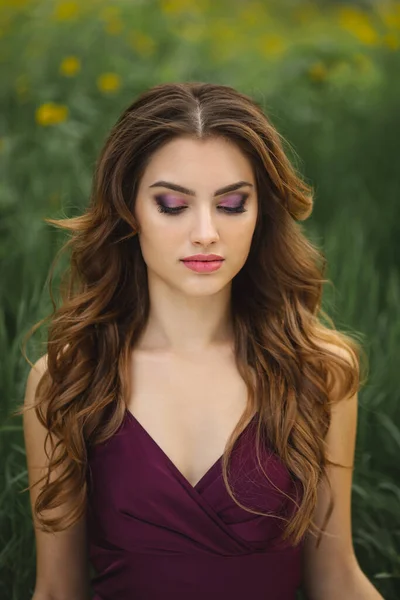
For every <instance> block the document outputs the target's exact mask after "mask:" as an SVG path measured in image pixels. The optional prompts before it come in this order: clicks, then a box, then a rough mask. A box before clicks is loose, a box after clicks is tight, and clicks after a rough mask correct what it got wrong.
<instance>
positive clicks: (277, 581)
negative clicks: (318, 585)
mask: <svg viewBox="0 0 400 600" xmlns="http://www.w3.org/2000/svg"><path fill="white" fill-rule="evenodd" d="M255 418H256V417H254V419H253V420H252V421H251V422H250V423H249V425H248V427H247V428H246V429H245V431H243V433H242V434H241V436H240V437H239V439H238V441H237V443H236V445H235V447H234V451H233V455H232V458H231V463H230V464H231V465H232V467H231V475H230V476H229V481H230V484H231V486H232V487H233V493H234V496H235V497H236V498H238V499H239V501H240V502H241V503H242V504H243V505H244V506H246V507H251V508H253V509H259V510H262V511H263V512H267V511H268V512H269V511H271V512H273V514H279V515H285V516H290V514H292V513H293V512H294V510H297V509H296V507H295V505H294V504H293V503H292V502H290V500H288V499H287V498H286V497H285V496H283V495H281V494H279V492H277V491H276V490H275V488H274V487H273V485H272V484H271V483H269V482H268V479H267V478H266V477H265V475H263V473H262V472H261V471H260V469H259V466H258V463H257V457H256V454H255V430H256V423H255ZM205 443H206V440H205ZM261 459H262V465H263V468H264V470H265V471H266V473H267V475H268V477H269V478H270V479H271V480H272V482H273V483H274V484H275V485H276V486H277V487H278V488H279V489H283V490H284V492H285V493H286V494H289V495H290V496H292V497H297V500H298V501H299V500H300V499H301V494H302V491H301V490H302V486H301V485H300V482H299V481H298V480H295V479H294V478H293V477H291V476H290V475H289V471H288V470H287V468H286V467H285V466H284V465H283V463H282V462H281V461H280V460H279V459H278V457H277V455H276V454H274V453H272V451H271V450H268V449H263V450H262V454H261ZM88 486H89V490H88V508H87V526H88V541H89V559H90V562H91V565H92V567H93V569H94V571H95V573H96V574H95V575H94V576H93V577H92V580H91V586H92V590H93V592H94V596H93V598H92V600H157V599H160V600H161V599H163V600H169V599H171V600H225V598H229V600H239V599H240V600H244V599H245V600H247V599H249V600H295V598H296V590H297V589H298V588H299V586H300V584H301V550H302V547H303V542H304V538H303V542H301V543H300V544H299V545H298V546H296V547H294V546H291V545H289V543H288V542H285V543H282V542H281V541H279V539H278V538H279V535H280V533H281V531H282V527H283V526H284V522H283V521H282V520H280V519H276V518H273V517H264V516H260V515H254V514H252V513H249V512H247V511H245V510H244V509H242V508H240V507H239V506H238V505H237V504H236V503H235V502H234V501H233V500H232V498H231V497H230V496H229V494H228V492H227V490H226V488H225V484H224V480H223V477H222V457H220V458H219V459H218V460H217V461H216V462H215V463H214V464H213V465H212V466H211V467H210V469H209V470H208V471H207V473H205V475H204V476H203V477H202V478H201V480H200V481H199V482H198V483H197V484H196V485H195V486H194V487H193V486H192V485H191V484H190V483H189V482H188V480H187V479H186V478H185V477H184V476H183V475H182V473H181V472H180V471H179V470H178V469H177V467H176V466H175V465H174V464H173V463H172V461H171V460H170V459H169V458H168V456H167V455H166V454H165V452H164V451H163V450H162V449H161V448H160V446H158V444H157V443H156V442H155V441H154V439H153V438H152V437H151V436H150V435H149V433H148V432H147V431H146V430H145V429H144V428H143V426H142V425H141V424H140V423H139V421H138V420H137V419H136V418H135V417H134V416H133V414H132V413H131V412H130V411H126V415H125V417H124V421H123V423H122V424H121V426H120V428H119V429H118V431H117V432H116V433H115V435H114V436H112V438H110V439H108V440H107V441H106V442H104V443H102V444H100V445H98V446H96V447H93V448H91V449H88Z"/></svg>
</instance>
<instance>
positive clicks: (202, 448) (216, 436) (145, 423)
mask: <svg viewBox="0 0 400 600" xmlns="http://www.w3.org/2000/svg"><path fill="white" fill-rule="evenodd" d="M131 390H132V391H131V396H130V398H129V399H128V400H127V405H128V410H130V412H131V413H132V414H133V415H134V417H135V418H136V419H137V420H138V421H139V423H140V424H141V426H142V427H143V428H144V429H145V430H146V432H147V433H148V435H149V436H150V437H151V438H152V439H153V441H154V442H155V443H156V444H157V445H158V446H159V447H160V448H161V450H162V451H163V452H164V453H165V454H166V455H167V457H168V458H169V459H170V460H171V461H172V463H173V464H174V465H175V466H176V468H177V469H178V470H179V471H180V472H181V473H182V475H183V476H184V477H185V478H186V479H187V480H188V481H189V482H190V483H191V484H192V485H195V484H196V483H197V482H198V481H199V480H200V479H201V478H202V477H203V475H204V474H205V473H206V472H207V470H208V469H209V468H210V467H211V466H212V465H213V464H214V463H215V462H216V461H217V460H218V459H219V458H220V457H221V456H222V454H223V452H224V448H225V444H226V442H227V440H228V438H229V436H230V434H231V433H232V431H233V429H234V428H235V426H236V424H237V423H238V421H239V419H240V417H241V416H242V413H243V412H244V410H245V408H246V404H247V388H246V385H245V382H244V380H243V379H242V377H241V375H240V373H239V372H238V370H237V367H236V364H235V363H234V360H233V359H232V357H226V356H224V355H210V356H203V357H201V358H199V357H197V358H193V357H192V358H190V357H188V358H187V359H180V360H177V359H174V360H171V359H157V358H154V357H148V356H147V357H144V356H141V355H138V354H135V355H134V356H133V358H132V367H131Z"/></svg>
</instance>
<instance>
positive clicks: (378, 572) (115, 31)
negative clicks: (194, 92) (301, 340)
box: [0, 0, 400, 600]
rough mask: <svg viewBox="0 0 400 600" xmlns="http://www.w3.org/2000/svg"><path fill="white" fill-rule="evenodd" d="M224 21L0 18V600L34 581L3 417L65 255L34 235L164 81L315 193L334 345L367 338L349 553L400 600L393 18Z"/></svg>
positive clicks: (153, 12)
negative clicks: (247, 112) (243, 118)
mask: <svg viewBox="0 0 400 600" xmlns="http://www.w3.org/2000/svg"><path fill="white" fill-rule="evenodd" d="M194 4H196V7H195V8H194V7H193V6H194ZM234 4H235V7H234V8H233V7H232V3H229V4H228V3H227V1H225V0H224V1H222V0H221V1H220V2H217V3H211V2H205V0H202V1H200V2H196V3H193V2H184V1H183V0H179V2H178V0H174V1H172V0H169V1H162V0H160V1H153V0H152V1H147V2H145V3H139V2H122V1H120V2H112V3H109V5H107V3H106V2H103V1H101V0H87V1H86V2H85V3H84V6H83V5H82V4H79V5H78V4H77V3H74V2H53V1H51V2H50V1H37V0H36V1H33V0H26V1H25V2H23V1H22V0H19V2H13V3H12V2H9V3H7V2H5V1H4V0H2V1H1V2H0V17H1V19H0V22H1V23H2V29H1V30H0V51H1V55H0V56H1V57H2V60H1V63H0V76H1V81H2V94H1V96H0V107H1V110H0V170H1V173H0V261H1V262H0V265H1V288H0V352H1V357H2V360H1V361H0V393H1V396H0V398H1V400H0V457H1V459H0V460H1V469H0V597H1V598H6V599H10V600H22V599H24V600H25V599H26V598H29V597H30V594H31V593H32V591H33V586H34V580H35V545H34V536H33V531H32V522H31V513H30V505H29V497H28V494H27V493H24V494H21V493H20V492H21V490H22V489H23V488H24V487H26V486H27V485H28V479H27V470H26V458H25V449H24V443H23V431H22V421H21V420H20V419H16V418H11V417H10V412H11V410H12V409H14V408H15V406H16V405H17V403H19V402H21V400H22V398H23V394H24V389H25V383H26V377H27V373H28V370H29V366H28V365H27V364H26V363H25V360H24V359H23V357H22V355H21V341H22V337H23V335H24V334H25V333H26V331H27V329H28V328H29V327H30V326H31V325H32V324H33V322H35V321H37V320H39V318H42V317H44V316H45V315H46V314H47V313H48V312H49V311H50V300H49V298H48V294H47V287H46V286H47V277H48V271H49V266H50V263H51V260H52V258H53V257H54V254H55V252H56V250H57V248H58V246H59V245H60V244H61V242H62V238H61V237H60V233H59V232H58V231H55V230H52V229H50V228H49V227H48V226H47V225H45V224H44V223H43V221H42V219H43V217H45V216H46V217H59V216H61V215H63V214H66V215H68V216H70V215H73V214H76V213H78V212H80V211H81V210H82V209H83V207H84V206H85V204H86V203H87V200H88V193H89V189H90V182H91V176H92V171H93V165H94V161H95V158H96V155H97V152H98V150H99V149H100V147H101V144H102V142H103V139H104V136H105V135H106V133H107V131H108V129H109V128H110V127H111V126H112V124H113V123H114V121H115V119H116V118H117V116H118V115H119V113H120V112H121V111H122V109H123V108H124V107H125V106H126V105H127V104H128V103H129V102H130V101H131V100H132V98H133V97H135V96H136V95H137V94H138V93H139V92H140V91H142V90H143V89H145V88H147V87H150V86H151V85H153V84H155V83H158V82H161V81H171V80H172V81H186V80H202V81H215V82H219V83H226V84H228V85H232V86H234V87H237V88H238V89H241V90H243V91H245V92H246V93H250V94H251V95H253V96H254V97H256V99H258V100H259V101H260V102H261V103H262V104H263V106H264V108H265V110H266V112H267V113H268V114H269V115H270V116H271V118H272V120H273V121H274V123H275V124H276V126H277V127H278V129H279V130H280V131H281V132H282V133H283V134H284V135H285V137H286V138H287V139H288V141H289V142H290V144H291V148H292V153H293V155H292V157H293V160H294V161H296V162H298V166H299V169H301V170H302V172H304V173H305V174H306V177H307V178H308V180H309V181H310V182H311V183H312V184H313V185H314V187H315V189H316V199H315V210H314V213H313V216H312V217H311V219H310V221H309V222H308V223H306V224H304V228H305V231H306V233H307V234H308V235H310V237H313V238H314V239H315V240H316V241H317V242H318V244H320V245H321V246H322V248H323V250H324V252H325V254H326V256H327V259H328V263H329V270H328V273H327V277H328V278H330V280H331V281H332V282H333V284H334V286H333V287H331V286H327V288H326V291H325V297H324V304H325V306H324V308H325V310H327V312H329V314H330V315H331V316H332V317H333V319H334V321H335V324H336V326H337V327H338V328H339V329H348V330H353V331H354V330H356V331H357V332H360V333H361V334H362V336H363V339H364V340H365V345H366V348H367V350H368V353H369V357H370V378H369V381H368V384H367V385H366V386H365V388H363V390H362V391H361V393H360V395H359V403H360V408H359V419H358V429H357V446H356V467H355V472H354V479H353V490H352V491H353V494H352V521H353V541H354V547H355V550H356V554H357V558H358V560H359V563H360V565H361V567H362V569H363V571H364V572H365V573H366V575H367V576H368V577H369V578H370V579H371V581H372V582H373V583H374V585H375V586H376V587H377V588H378V589H379V590H380V592H381V594H382V595H383V596H384V597H385V599H388V600H395V599H396V598H398V597H399V596H400V519H399V505H400V484H399V482H400V477H399V474H400V473H399V471H400V468H399V461H398V453H399V452H400V427H399V424H400V415H399V411H400V402H399V395H400V394H399V388H400V386H399V376H398V365H397V363H398V359H397V353H398V352H399V349H400V319H399V308H398V307H399V304H400V280H399V277H400V276H399V256H400V235H399V234H400V228H399V222H400V202H399V192H398V175H397V169H398V137H399V134H400V114H399V112H398V108H397V107H398V98H399V96H400V89H399V88H400V80H399V78H398V72H399V66H400V53H399V44H398V43H397V41H398V40H399V32H400V10H399V8H398V6H399V4H398V3H394V4H390V3H388V4H386V5H384V6H385V8H384V9H383V8H381V6H383V5H381V4H380V5H378V8H377V9H376V11H375V12H371V11H369V12H367V11H366V10H361V9H360V8H354V7H351V6H347V7H346V6H344V5H341V7H339V8H337V7H336V6H335V4H327V5H326V6H327V7H326V8H324V9H322V8H318V4H310V3H305V2H304V3H301V2H300V3H295V2H293V3H290V4H289V3H288V5H287V7H288V8H286V9H285V7H284V5H283V4H282V3H277V2H270V3H268V10H267V9H266V7H265V6H264V3H256V2H237V3H234ZM288 9H289V10H288ZM227 15H228V16H227ZM161 17H162V18H161ZM396 40H397V41H396ZM62 267H63V263H61V265H60V271H61V269H62ZM57 278H58V275H57V273H56V276H55V286H57ZM45 340H46V332H45V331H41V332H39V333H38V335H37V336H36V338H35V340H32V341H31V342H30V344H29V345H28V350H29V351H30V352H29V355H30V357H31V360H34V359H36V358H37V357H38V356H39V355H40V354H42V352H43V347H42V346H41V345H40V342H45ZM301 597H302V595H301V594H299V598H301Z"/></svg>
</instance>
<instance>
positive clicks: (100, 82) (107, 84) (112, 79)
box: [97, 73, 121, 93]
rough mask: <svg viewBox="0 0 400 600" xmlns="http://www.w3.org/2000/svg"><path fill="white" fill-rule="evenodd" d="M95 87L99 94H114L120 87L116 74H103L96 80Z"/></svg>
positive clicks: (119, 80)
mask: <svg viewBox="0 0 400 600" xmlns="http://www.w3.org/2000/svg"><path fill="white" fill-rule="evenodd" d="M97 87H98V88H99V90H100V91H101V92H105V93H108V92H115V91H117V90H119V88H120V87H121V78H120V76H119V75H117V74H116V73H103V74H102V75H100V76H99V77H98V78H97Z"/></svg>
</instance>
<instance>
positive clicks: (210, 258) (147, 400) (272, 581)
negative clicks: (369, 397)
mask: <svg viewBox="0 0 400 600" xmlns="http://www.w3.org/2000/svg"><path fill="white" fill-rule="evenodd" d="M312 207H313V199H312V192H311V188H310V187H309V186H308V185H307V184H306V183H304V182H303V181H302V180H301V178H300V177H299V176H298V175H297V174H296V172H295V170H294V168H293V167H292V165H291V163H290V161H289V159H288V158H287V156H286V154H285V153H284V150H283V144H282V139H281V137H280V135H279V134H278V133H277V131H276V130H275V129H274V127H273V126H272V124H271V122H270V121H269V119H268V118H267V116H266V115H265V114H264V112H263V110H262V108H261V106H260V105H259V104H257V102H255V101H254V100H252V99H251V98H249V97H248V96H246V95H245V94H242V93H240V92H238V91H236V90H234V89H232V88H230V87H228V86H223V85H216V84H205V83H178V84H172V83H171V84H163V85H158V86H156V87H154V88H152V89H150V90H148V91H146V92H145V93H143V94H142V95H141V96H140V97H139V98H138V99H137V100H136V101H135V102H133V104H132V105H131V106H129V107H128V108H127V109H126V110H125V111H124V112H123V114H122V116H121V117H120V118H119V120H118V122H117V123H116V125H115V126H114V127H113V128H112V130H111V132H110V135H109V138H108V139H107V141H106V143H105V146H104V149H103V150H102V152H101V154H100V157H99V160H98V163H97V166H96V170H95V174H94V182H93V189H92V194H91V200H90V204H89V206H88V208H87V210H86V211H85V213H84V214H82V215H81V216H79V217H75V218H71V219H63V220H58V221H56V220H51V219H47V222H49V223H51V224H54V225H56V226H59V227H62V228H63V229H65V230H67V231H69V232H71V236H70V239H69V241H68V242H67V243H66V246H65V248H70V249H71V259H70V264H69V269H68V274H69V278H68V279H67V281H66V283H65V284H64V285H63V287H62V303H61V305H60V306H59V307H58V308H57V309H56V310H55V311H54V312H53V314H52V315H51V317H49V318H50V319H51V322H50V327H49V330H48V343H47V348H46V349H47V353H46V354H44V355H43V356H42V357H41V358H40V359H39V360H38V361H37V362H36V363H35V364H34V365H32V363H30V364H31V365H32V369H31V371H30V374H29V377H28V381H27V386H26V397H25V402H24V406H23V407H22V408H21V409H20V413H23V415H24V433H25V442H26V451H27V462H28V472H29V483H30V486H29V488H27V489H29V490H30V498H31V504H32V513H33V521H34V526H35V533H36V550H37V559H36V560H37V578H36V587H35V592H34V598H35V600H36V599H37V600H39V599H40V600H44V599H46V600H50V599H51V600H57V599H60V600H61V599H62V600H65V599H74V600H86V599H87V598H89V597H92V598H93V600H94V599H95V600H131V599H137V600H153V599H158V598H171V599H172V598H173V599H174V600H180V599H182V600H183V599H185V600H186V599H188V598H190V600H200V599H201V600H204V599H205V598H207V599H208V600H217V599H218V600H221V599H225V598H229V599H230V600H236V599H237V600H239V599H241V600H242V599H243V598H251V599H252V600H264V599H267V598H268V600H278V599H279V600H294V598H295V597H296V590H299V589H302V590H303V592H304V593H305V594H306V595H307V598H309V599H310V600H337V598H341V600H346V599H348V600H350V599H351V600H356V599H360V600H361V598H362V599H363V600H367V599H370V600H373V599H378V598H381V596H380V595H379V594H378V592H377V591H376V589H375V588H374V587H373V586H372V584H371V583H370V582H369V581H368V579H367V578H366V577H365V575H364V574H363V572H362V571H361V569H360V567H359V565H358V562H357V559H356V556H355V552H354V548H353V544H352V532H351V514H350V506H351V484H352V473H353V468H354V464H353V460H354V450H355V440H356V424H357V392H358V390H359V388H360V385H361V384H362V378H361V377H360V373H361V370H360V365H361V356H362V355H363V356H364V357H365V353H364V354H363V352H364V351H363V350H362V347H361V345H360V344H359V343H358V342H356V341H355V340H354V339H353V338H352V337H350V336H349V335H348V334H344V333H342V332H339V331H337V330H336V329H335V328H332V329H331V328H328V327H327V326H326V325H323V324H322V322H321V316H323V315H324V313H323V311H322V310H321V297H322V285H323V283H324V282H325V281H326V280H325V279H323V272H324V268H325V260H324V257H323V254H322V253H321V252H320V251H319V250H318V249H317V248H316V247H315V246H314V245H313V244H312V243H310V241H309V240H308V239H307V238H306V236H305V235H304V232H303V231H302V230H301V228H300V225H299V223H298V221H302V220H304V219H306V218H307V217H308V216H309V215H310V213H311V212H312ZM41 323H43V321H41V322H40V323H39V324H38V325H37V326H35V327H34V328H33V329H34V330H35V329H36V328H37V327H38V326H39V325H40V324H41ZM32 409H33V410H32ZM48 446H50V448H48ZM317 533H318V536H317V535H316V534H317ZM90 569H92V574H93V577H92V579H91V581H90V582H89V579H90V578H89V572H90ZM93 572H94V573H93ZM89 584H90V585H89ZM90 588H91V589H92V591H90ZM91 593H92V594H94V596H91V595H90V594H91Z"/></svg>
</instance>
